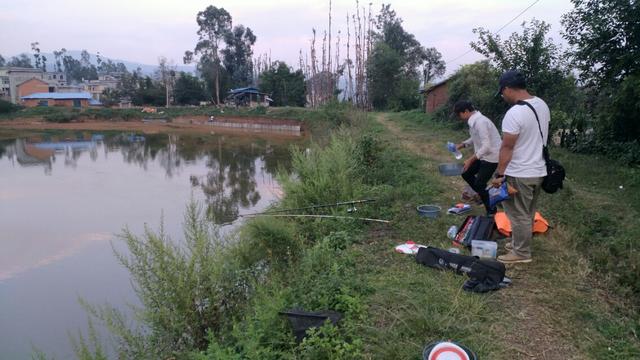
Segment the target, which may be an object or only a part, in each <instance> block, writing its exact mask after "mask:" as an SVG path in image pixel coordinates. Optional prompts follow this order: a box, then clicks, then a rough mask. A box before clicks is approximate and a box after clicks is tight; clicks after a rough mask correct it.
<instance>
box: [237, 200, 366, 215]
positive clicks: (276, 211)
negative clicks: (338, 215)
mask: <svg viewBox="0 0 640 360" xmlns="http://www.w3.org/2000/svg"><path fill="white" fill-rule="evenodd" d="M372 201H376V200H375V199H365V200H354V201H343V202H337V203H335V204H323V205H312V206H306V207H301V208H295V209H282V210H270V211H263V212H259V213H251V214H241V215H238V216H240V217H242V216H256V215H263V214H277V213H282V212H287V211H300V210H309V209H318V208H324V207H334V206H341V205H354V204H362V203H368V202H372Z"/></svg>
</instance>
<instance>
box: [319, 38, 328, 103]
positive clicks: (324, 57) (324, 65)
mask: <svg viewBox="0 0 640 360" xmlns="http://www.w3.org/2000/svg"><path fill="white" fill-rule="evenodd" d="M326 50H327V32H326V31H325V32H324V37H323V38H322V73H320V78H321V81H320V84H321V85H320V97H321V98H320V104H324V103H325V99H326V91H327V86H326V85H327V82H326V80H325V78H326V75H327V51H326Z"/></svg>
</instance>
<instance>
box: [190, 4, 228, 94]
mask: <svg viewBox="0 0 640 360" xmlns="http://www.w3.org/2000/svg"><path fill="white" fill-rule="evenodd" d="M196 21H197V23H198V26H199V29H198V43H197V44H196V47H195V49H194V51H186V52H185V56H184V62H185V64H188V63H190V62H192V61H193V59H194V56H195V55H199V56H200V59H201V62H202V61H205V62H206V64H207V65H212V66H213V82H214V86H215V87H214V90H215V91H214V94H215V100H216V104H219V103H220V55H219V50H220V42H221V41H222V40H223V39H224V38H225V36H227V34H228V33H229V32H230V31H231V15H230V14H229V13H228V12H227V10H225V9H224V8H217V7H215V6H212V5H209V6H208V7H207V8H206V9H205V10H204V11H200V12H199V13H198V16H197V18H196Z"/></svg>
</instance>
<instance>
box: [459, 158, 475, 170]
mask: <svg viewBox="0 0 640 360" xmlns="http://www.w3.org/2000/svg"><path fill="white" fill-rule="evenodd" d="M475 161H476V157H475V156H472V157H470V158H468V159H467V160H465V161H464V166H463V167H462V172H465V171H467V170H468V169H469V167H470V166H471V165H473V163H474V162H475Z"/></svg>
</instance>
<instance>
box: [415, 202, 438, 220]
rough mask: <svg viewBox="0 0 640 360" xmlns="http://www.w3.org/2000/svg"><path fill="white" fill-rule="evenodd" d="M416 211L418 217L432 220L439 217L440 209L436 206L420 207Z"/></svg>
mask: <svg viewBox="0 0 640 360" xmlns="http://www.w3.org/2000/svg"><path fill="white" fill-rule="evenodd" d="M416 210H418V214H420V216H423V217H428V218H432V219H433V218H437V217H438V215H440V210H442V209H441V208H440V206H438V205H420V206H418V207H417V208H416Z"/></svg>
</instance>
